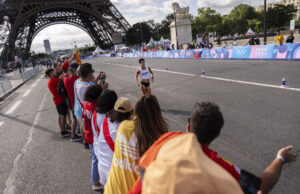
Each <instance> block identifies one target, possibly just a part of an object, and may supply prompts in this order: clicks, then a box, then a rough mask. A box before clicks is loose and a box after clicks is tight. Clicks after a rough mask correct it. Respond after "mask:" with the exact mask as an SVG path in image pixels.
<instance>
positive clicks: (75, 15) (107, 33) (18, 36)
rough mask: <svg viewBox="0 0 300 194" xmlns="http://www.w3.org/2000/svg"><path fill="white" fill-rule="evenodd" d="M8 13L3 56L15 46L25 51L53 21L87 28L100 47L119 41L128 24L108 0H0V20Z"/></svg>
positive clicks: (27, 50)
mask: <svg viewBox="0 0 300 194" xmlns="http://www.w3.org/2000/svg"><path fill="white" fill-rule="evenodd" d="M4 16H8V17H9V23H10V24H11V31H10V33H9V36H8V38H7V43H6V44H5V46H4V49H3V52H2V58H3V59H5V58H9V59H12V58H13V54H14V53H15V51H16V48H18V50H19V51H20V50H21V51H23V52H24V53H26V54H28V53H29V52H30V46H31V43H32V41H33V39H34V38H35V36H36V35H37V34H38V33H39V32H40V31H41V30H43V29H44V28H46V27H48V26H51V25H54V24H71V25H74V26H77V27H79V28H81V29H82V30H84V31H85V32H87V33H88V34H89V35H90V37H91V38H92V39H93V41H94V42H95V44H96V45H97V46H99V47H100V48H107V47H108V46H110V45H111V44H112V43H120V41H121V38H120V37H121V34H124V33H125V32H126V31H127V30H128V29H129V28H130V25H129V23H128V22H127V21H126V19H125V18H124V17H123V16H122V15H121V13H120V12H119V11H118V10H117V8H116V7H115V6H114V5H113V4H112V3H111V2H110V0H83V1H79V0H6V1H3V0H0V24H1V23H3V22H4V21H3V17H4Z"/></svg>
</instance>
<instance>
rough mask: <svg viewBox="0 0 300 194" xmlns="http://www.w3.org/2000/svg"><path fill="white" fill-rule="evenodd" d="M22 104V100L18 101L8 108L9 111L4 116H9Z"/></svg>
mask: <svg viewBox="0 0 300 194" xmlns="http://www.w3.org/2000/svg"><path fill="white" fill-rule="evenodd" d="M22 102H23V100H18V101H17V102H16V103H15V104H14V105H13V106H12V107H10V109H9V110H8V111H7V112H6V113H5V114H6V115H9V114H11V113H13V112H14V111H15V110H16V109H17V108H18V106H19V105H20V104H21V103H22Z"/></svg>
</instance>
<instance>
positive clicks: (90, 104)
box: [83, 85, 104, 191]
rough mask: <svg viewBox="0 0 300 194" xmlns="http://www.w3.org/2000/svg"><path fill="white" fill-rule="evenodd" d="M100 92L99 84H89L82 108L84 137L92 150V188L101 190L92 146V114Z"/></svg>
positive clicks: (101, 185)
mask: <svg viewBox="0 0 300 194" xmlns="http://www.w3.org/2000/svg"><path fill="white" fill-rule="evenodd" d="M101 93H102V88H101V86H100V85H91V86H89V87H88V88H87V89H86V91H85V93H84V100H85V103H84V108H83V119H84V128H85V130H84V138H85V140H86V142H87V143H88V144H89V146H90V148H91V150H92V165H91V181H92V184H93V190H95V191H97V190H102V189H104V186H103V184H101V183H100V176H99V171H98V158H97V156H96V154H95V150H94V147H93V143H94V136H93V130H92V125H91V121H92V116H93V113H94V111H95V109H96V107H97V99H98V98H99V96H100V95H101Z"/></svg>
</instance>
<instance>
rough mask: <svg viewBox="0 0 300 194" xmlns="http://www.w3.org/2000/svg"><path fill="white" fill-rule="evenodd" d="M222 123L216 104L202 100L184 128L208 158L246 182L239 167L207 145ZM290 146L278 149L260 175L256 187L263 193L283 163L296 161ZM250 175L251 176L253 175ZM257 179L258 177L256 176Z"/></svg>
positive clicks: (276, 180) (221, 116)
mask: <svg viewBox="0 0 300 194" xmlns="http://www.w3.org/2000/svg"><path fill="white" fill-rule="evenodd" d="M223 125H224V119H223V115H222V113H221V111H220V110H219V107H218V105H216V104H214V103H211V102H203V103H201V104H199V103H197V104H196V105H195V110H194V112H192V114H191V117H190V118H189V122H188V124H187V127H186V128H187V129H186V130H187V132H192V133H194V134H195V135H196V136H197V138H198V141H199V143H200V144H201V145H202V149H203V151H204V153H205V154H206V155H207V156H208V157H209V158H211V159H212V160H214V161H215V162H216V163H218V164H219V165H220V166H222V167H223V168H224V169H225V170H227V171H228V172H229V173H230V174H231V175H232V176H233V177H234V178H235V179H236V180H237V181H239V183H240V184H241V179H243V180H242V181H246V182H247V181H249V180H247V178H248V177H247V178H246V180H245V177H244V176H243V174H241V173H240V172H241V170H240V169H239V168H237V167H236V166H234V165H232V164H231V163H229V162H227V160H225V159H223V158H220V157H218V154H217V152H214V151H213V150H211V149H210V148H209V145H210V144H211V143H212V142H213V141H214V140H215V139H216V138H217V137H219V136H220V133H221V128H222V127H223ZM292 148H293V147H292V146H288V147H284V148H282V149H280V150H279V151H278V153H277V156H276V158H275V159H274V160H273V162H272V163H271V164H270V165H269V166H268V167H267V168H266V169H265V171H264V172H263V173H262V175H261V176H260V179H261V184H260V187H259V185H258V189H260V190H261V191H262V192H263V193H269V192H270V191H271V190H272V188H273V187H274V186H275V185H276V183H277V182H278V180H279V177H280V174H281V170H282V167H283V165H284V164H287V163H291V162H295V161H296V155H295V154H293V153H291V150H292ZM242 173H243V170H242ZM250 176H252V177H253V175H250ZM257 179H259V178H258V177H257ZM250 182H251V181H250ZM258 182H260V181H258ZM241 186H242V184H241Z"/></svg>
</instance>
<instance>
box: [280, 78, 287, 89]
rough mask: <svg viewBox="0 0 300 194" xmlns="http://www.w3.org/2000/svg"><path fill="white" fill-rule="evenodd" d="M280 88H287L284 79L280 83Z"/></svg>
mask: <svg viewBox="0 0 300 194" xmlns="http://www.w3.org/2000/svg"><path fill="white" fill-rule="evenodd" d="M281 88H287V85H286V80H285V78H282V81H281Z"/></svg>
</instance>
